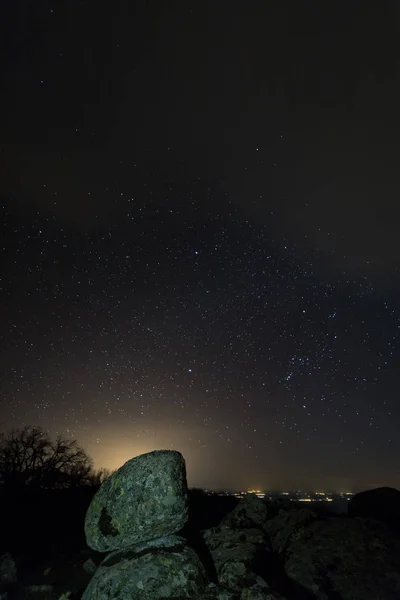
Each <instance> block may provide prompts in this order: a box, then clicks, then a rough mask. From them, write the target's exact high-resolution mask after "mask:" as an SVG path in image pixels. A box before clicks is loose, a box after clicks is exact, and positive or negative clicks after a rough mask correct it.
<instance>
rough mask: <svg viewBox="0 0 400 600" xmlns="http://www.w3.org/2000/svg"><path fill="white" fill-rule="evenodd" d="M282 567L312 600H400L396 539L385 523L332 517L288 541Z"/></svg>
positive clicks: (399, 555)
mask: <svg viewBox="0 0 400 600" xmlns="http://www.w3.org/2000/svg"><path fill="white" fill-rule="evenodd" d="M285 571H286V573H287V575H288V576H289V577H290V578H291V579H293V580H294V581H296V582H298V583H299V584H301V585H302V586H303V587H304V588H306V589H307V590H309V591H310V592H312V594H313V597H314V598H315V599H316V600H328V599H330V598H338V599H340V600H366V598H368V599H369V598H371V599H372V598H373V599H374V600H396V599H398V598H400V541H399V539H398V538H397V536H396V535H394V534H392V533H391V532H390V531H389V530H388V529H387V528H386V527H385V526H384V525H382V524H379V523H376V522H375V523H374V524H372V523H368V522H365V521H363V520H361V519H349V518H343V517H331V518H328V519H321V520H316V521H312V522H309V523H308V525H306V526H304V527H302V528H301V529H299V530H298V531H297V533H296V535H295V536H292V537H291V539H290V540H289V542H288V545H287V547H286V553H285Z"/></svg>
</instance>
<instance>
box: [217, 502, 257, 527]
mask: <svg viewBox="0 0 400 600" xmlns="http://www.w3.org/2000/svg"><path fill="white" fill-rule="evenodd" d="M267 518H268V510H267V506H266V504H265V502H263V501H262V500H260V498H258V496H256V495H255V494H246V495H245V496H244V497H243V498H242V499H241V500H240V502H239V504H238V505H237V506H236V508H235V509H234V510H233V511H232V512H231V513H230V514H229V515H227V516H226V517H225V518H224V519H223V520H222V522H221V527H230V528H235V529H249V528H254V527H259V528H260V529H263V528H264V526H265V524H266V522H267Z"/></svg>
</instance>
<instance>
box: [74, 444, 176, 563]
mask: <svg viewBox="0 0 400 600" xmlns="http://www.w3.org/2000/svg"><path fill="white" fill-rule="evenodd" d="M187 520H188V494H187V481H186V465H185V460H184V458H183V456H182V454H181V453H180V452H177V451H175V450H155V451H154V452H149V453H147V454H142V455H140V456H137V457H135V458H132V459H131V460H128V461H127V462H126V463H125V464H124V465H123V466H122V467H121V468H120V469H118V471H116V472H115V473H113V474H112V475H111V476H110V477H109V478H108V479H107V480H106V481H105V482H104V483H103V485H102V486H101V487H100V489H99V490H98V492H97V494H96V495H95V496H94V498H93V500H92V502H91V504H90V506H89V508H88V510H87V513H86V519H85V535H86V542H87V544H88V546H90V548H93V550H97V551H98V552H108V551H110V550H117V549H122V548H126V547H128V546H132V545H133V544H137V543H140V542H144V541H147V540H152V539H156V538H159V537H162V536H165V535H167V534H172V533H175V532H177V531H179V530H180V529H182V527H183V526H184V525H185V523H186V522H187Z"/></svg>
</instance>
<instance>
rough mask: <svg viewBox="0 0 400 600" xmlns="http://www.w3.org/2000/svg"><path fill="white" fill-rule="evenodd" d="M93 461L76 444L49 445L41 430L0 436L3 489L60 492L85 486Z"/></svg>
mask: <svg viewBox="0 0 400 600" xmlns="http://www.w3.org/2000/svg"><path fill="white" fill-rule="evenodd" d="M92 473H93V461H92V459H91V458H90V457H89V456H88V455H87V454H86V452H85V451H84V450H83V448H81V446H80V445H79V444H78V442H77V441H76V440H69V439H66V438H64V437H63V436H61V435H59V436H58V437H57V439H56V441H55V442H53V441H52V440H51V439H50V437H49V435H48V434H47V433H46V432H45V431H44V430H43V429H42V428H41V427H31V426H26V427H24V428H23V429H13V430H12V431H10V432H9V433H8V434H4V433H2V434H0V483H2V484H4V486H7V487H18V488H20V487H27V486H29V487H39V488H44V489H63V488H69V487H76V486H79V485H83V484H85V483H88V478H89V477H90V475H91V474H92Z"/></svg>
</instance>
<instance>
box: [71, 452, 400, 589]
mask: <svg viewBox="0 0 400 600" xmlns="http://www.w3.org/2000/svg"><path fill="white" fill-rule="evenodd" d="M187 520H188V500H187V486H186V471H185V461H184V459H183V457H182V455H181V454H180V453H179V452H174V451H167V450H165V451H156V452H151V453H149V454H145V455H142V456H139V457H137V458H135V459H132V460H131V461H128V462H127V463H126V464H125V465H124V466H123V467H121V469H120V470H119V471H117V472H116V473H115V474H114V475H112V476H111V477H110V478H109V479H108V480H107V481H106V482H105V483H104V484H103V486H102V487H101V488H100V490H99V492H98V493H97V494H96V496H95V497H94V499H93V501H92V504H91V505H90V507H89V510H88V513H87V516H86V521H85V532H86V536H87V540H88V544H89V546H91V547H92V548H93V549H94V550H97V551H98V550H101V551H103V552H104V551H110V550H111V552H109V554H108V555H107V556H106V557H105V559H104V560H103V561H102V562H101V563H100V565H99V566H98V567H97V569H96V564H93V565H91V568H93V572H94V575H93V577H92V579H91V581H90V583H89V585H88V586H87V588H86V590H85V592H84V594H83V597H82V600H114V599H115V600H117V599H118V600H162V599H165V600H167V599H170V600H183V599H184V598H193V599H196V600H400V537H398V536H397V535H396V534H395V533H394V532H392V531H390V530H389V528H388V527H386V526H385V525H384V524H383V523H380V522H378V521H376V520H373V519H362V518H350V517H335V516H323V517H321V515H318V513H317V512H316V511H313V510H310V509H309V508H303V507H299V506H296V505H295V504H294V503H293V504H288V503H283V504H282V503H281V504H280V503H275V504H273V505H272V506H271V505H268V504H266V503H265V502H263V501H262V500H260V499H259V498H258V497H257V496H256V495H247V496H245V497H244V498H243V499H242V500H241V501H240V502H239V503H238V504H237V506H236V507H235V508H234V510H233V511H232V512H231V513H230V514H228V515H227V516H226V517H225V518H224V519H223V520H222V521H221V522H220V524H219V526H218V527H213V528H210V529H206V530H203V531H202V532H200V531H199V530H197V531H194V530H193V528H192V529H191V528H190V527H186V528H184V529H183V527H184V525H185V524H186V522H187ZM185 536H187V537H185Z"/></svg>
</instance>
